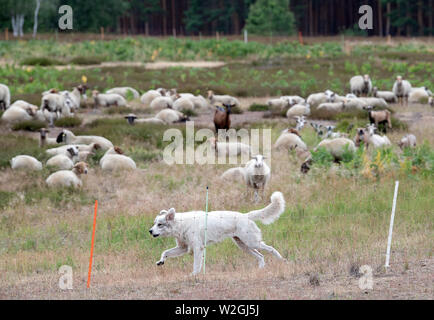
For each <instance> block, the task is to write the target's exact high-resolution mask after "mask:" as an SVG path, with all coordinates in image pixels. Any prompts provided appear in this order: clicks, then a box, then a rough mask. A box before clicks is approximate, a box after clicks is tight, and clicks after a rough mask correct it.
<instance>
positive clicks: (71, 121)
mask: <svg viewBox="0 0 434 320" xmlns="http://www.w3.org/2000/svg"><path fill="white" fill-rule="evenodd" d="M82 122H83V120H82V119H81V118H79V117H65V118H60V119H57V120H56V121H54V125H55V126H56V127H63V128H72V127H78V126H80V125H81V123H82Z"/></svg>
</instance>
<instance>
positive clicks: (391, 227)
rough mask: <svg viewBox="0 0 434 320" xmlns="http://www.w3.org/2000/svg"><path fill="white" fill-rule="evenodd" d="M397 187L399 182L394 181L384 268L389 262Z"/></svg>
mask: <svg viewBox="0 0 434 320" xmlns="http://www.w3.org/2000/svg"><path fill="white" fill-rule="evenodd" d="M398 187H399V181H395V194H394V196H393V205H392V216H391V217H390V226H389V238H388V239H387V252H386V264H385V265H384V266H385V267H386V268H388V267H389V261H390V246H391V244H392V232H393V221H394V220H395V208H396V198H397V196H398Z"/></svg>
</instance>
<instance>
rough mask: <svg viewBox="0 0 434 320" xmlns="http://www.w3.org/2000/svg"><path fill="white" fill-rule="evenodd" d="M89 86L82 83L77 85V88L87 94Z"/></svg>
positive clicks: (81, 92)
mask: <svg viewBox="0 0 434 320" xmlns="http://www.w3.org/2000/svg"><path fill="white" fill-rule="evenodd" d="M87 89H88V87H87V86H86V85H83V84H80V85H78V86H77V90H78V91H79V92H80V94H86V90H87Z"/></svg>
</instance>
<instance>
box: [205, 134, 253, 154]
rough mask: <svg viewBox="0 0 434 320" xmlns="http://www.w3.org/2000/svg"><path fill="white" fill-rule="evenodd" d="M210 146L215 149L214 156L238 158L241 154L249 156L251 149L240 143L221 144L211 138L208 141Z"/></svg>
mask: <svg viewBox="0 0 434 320" xmlns="http://www.w3.org/2000/svg"><path fill="white" fill-rule="evenodd" d="M209 142H210V143H211V146H212V147H213V148H214V149H215V153H216V155H219V154H223V155H229V156H239V155H242V154H246V155H249V156H250V154H251V148H250V146H249V145H247V144H245V143H241V142H221V141H217V139H216V138H214V137H211V138H210V139H209Z"/></svg>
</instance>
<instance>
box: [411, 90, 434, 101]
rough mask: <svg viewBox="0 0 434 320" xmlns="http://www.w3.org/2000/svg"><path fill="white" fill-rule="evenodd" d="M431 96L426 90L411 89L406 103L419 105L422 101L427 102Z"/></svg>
mask: <svg viewBox="0 0 434 320" xmlns="http://www.w3.org/2000/svg"><path fill="white" fill-rule="evenodd" d="M430 96H432V92H431V91H430V90H429V89H428V88H426V87H421V88H412V89H411V91H410V94H409V95H408V101H409V102H411V103H420V102H421V101H422V100H428V99H429V97H430Z"/></svg>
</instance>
